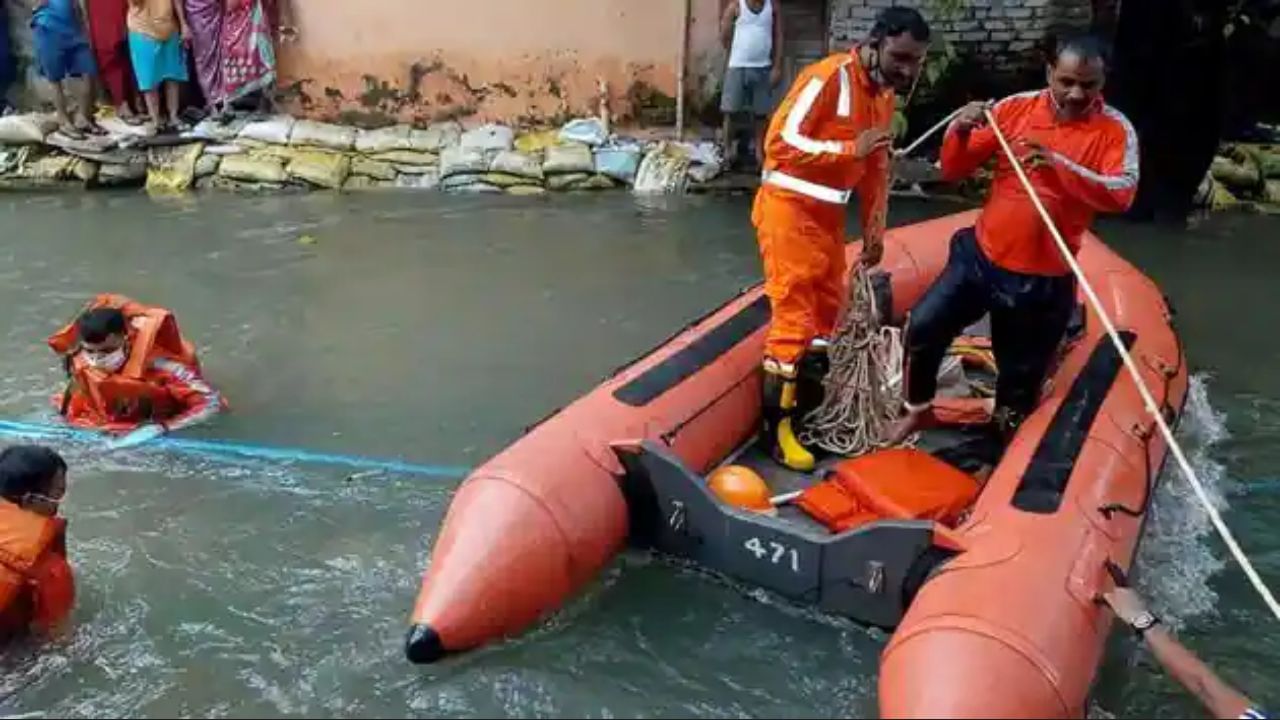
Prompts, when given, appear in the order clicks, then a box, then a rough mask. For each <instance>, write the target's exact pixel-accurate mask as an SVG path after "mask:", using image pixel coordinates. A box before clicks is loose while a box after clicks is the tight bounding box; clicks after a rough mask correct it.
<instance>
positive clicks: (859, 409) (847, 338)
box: [800, 263, 902, 457]
mask: <svg viewBox="0 0 1280 720" xmlns="http://www.w3.org/2000/svg"><path fill="white" fill-rule="evenodd" d="M828 353H829V355H830V359H831V370H830V371H829V372H828V373H827V377H826V378H825V379H823V382H822V385H823V388H824V389H825V391H826V392H825V394H824V397H823V402H822V406H821V407H819V408H817V409H816V410H814V411H813V412H811V413H809V414H808V415H807V416H806V417H805V418H804V423H803V429H802V430H801V433H800V442H801V443H802V444H804V445H812V446H816V447H820V448H822V449H824V450H827V451H828V452H833V453H836V454H837V455H843V456H846V457H856V456H858V455H861V454H863V453H866V452H868V451H871V450H874V449H876V448H878V447H883V446H884V441H885V439H886V437H887V435H888V430H889V427H890V425H891V423H892V422H893V421H894V419H895V418H896V417H897V411H898V408H899V407H901V405H902V398H901V397H900V394H899V393H900V388H901V382H900V380H901V378H900V377H895V375H896V374H897V373H898V372H899V368H901V367H902V339H901V337H900V334H899V332H898V330H897V328H892V327H881V326H880V315H879V312H878V311H877V309H876V302H875V291H874V290H873V288H872V286H871V278H870V276H868V275H867V271H866V269H865V268H864V267H863V266H862V264H861V263H859V264H858V265H857V266H855V267H854V269H853V277H851V278H850V279H849V298H848V300H847V302H845V305H844V316H843V317H842V318H841V321H840V325H839V328H838V329H837V331H836V336H835V342H833V343H832V345H831V347H830V348H829V350H828ZM895 380H897V381H898V382H895Z"/></svg>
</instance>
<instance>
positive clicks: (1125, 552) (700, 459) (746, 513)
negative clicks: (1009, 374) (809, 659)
mask: <svg viewBox="0 0 1280 720" xmlns="http://www.w3.org/2000/svg"><path fill="white" fill-rule="evenodd" d="M975 217H976V214H975V213H964V214H960V215H956V216H952V217H947V218H942V219H939V220H934V221H930V222H925V223H921V224H917V225H912V226H909V227H903V228H898V229H896V230H893V231H890V233H889V236H888V239H887V242H886V248H885V258H884V261H883V263H882V264H881V266H880V268H879V269H878V271H877V272H878V274H877V275H876V276H875V278H874V280H875V284H876V287H877V292H878V293H879V294H880V295H881V296H882V300H883V302H880V303H879V306H880V307H881V308H883V309H884V311H885V313H886V317H885V318H884V319H885V320H887V321H889V322H892V323H894V324H901V322H902V321H903V319H904V318H905V315H906V312H907V311H908V310H909V309H910V308H911V307H912V305H913V304H914V303H916V302H917V301H918V300H919V298H920V297H921V296H922V295H923V293H924V291H925V289H926V288H927V287H928V286H929V284H930V283H931V282H932V281H933V279H934V278H935V277H936V276H937V275H938V274H939V273H940V272H941V270H942V268H943V266H944V264H945V262H946V259H947V252H948V243H949V240H950V238H951V235H952V234H953V233H954V232H955V231H956V230H957V229H959V228H961V227H964V226H966V225H970V224H972V223H973V221H974V219H975ZM856 251H857V248H856V246H851V247H850V255H851V256H852V255H853V254H855V253H856ZM1078 257H1079V261H1080V264H1081V266H1082V267H1083V268H1084V270H1085V272H1086V273H1087V275H1088V276H1089V279H1090V282H1091V283H1092V284H1093V285H1094V288H1095V289H1096V290H1097V291H1098V294H1099V296H1100V297H1101V299H1102V302H1103V304H1104V306H1105V310H1106V311H1107V312H1108V314H1109V315H1110V316H1111V318H1112V319H1113V320H1114V321H1115V323H1116V326H1117V328H1118V329H1119V330H1120V331H1121V335H1122V338H1123V339H1124V341H1125V342H1126V343H1127V344H1128V346H1129V349H1130V351H1131V353H1132V354H1133V356H1134V358H1135V360H1136V362H1137V364H1138V366H1139V368H1140V370H1141V373H1142V375H1143V379H1144V381H1145V382H1146V384H1147V386H1148V387H1149V388H1150V389H1151V390H1152V393H1153V394H1154V396H1155V398H1156V400H1157V402H1159V403H1162V407H1163V408H1164V409H1165V412H1166V415H1167V418H1166V419H1168V420H1170V421H1176V420H1177V419H1178V417H1179V415H1180V414H1181V411H1182V404H1183V401H1184V398H1185V396H1186V393H1187V370H1186V366H1185V364H1184V362H1183V357H1182V349H1181V346H1180V344H1179V342H1178V338H1177V336H1176V334H1175V332H1174V330H1173V328H1172V325H1171V320H1170V310H1169V308H1168V307H1167V305H1166V303H1165V301H1164V298H1163V296H1162V294H1161V293H1160V291H1159V289H1158V288H1157V287H1156V286H1155V284H1154V283H1152V282H1151V281H1150V280H1149V279H1147V278H1146V277H1145V276H1143V275H1142V274H1141V273H1139V272H1138V271H1137V270H1136V269H1135V268H1133V267H1132V266H1131V265H1129V264H1128V263H1127V262H1125V261H1124V260H1123V259H1121V258H1120V257H1119V256H1117V255H1116V254H1115V253H1113V252H1112V251H1111V250H1110V249H1108V248H1107V247H1106V246H1105V245H1103V244H1102V243H1101V242H1099V241H1098V240H1097V239H1096V238H1094V237H1091V236H1090V237H1088V238H1086V240H1085V242H1084V245H1083V247H1082V249H1081V251H1080V254H1079V256H1078ZM768 316H769V305H768V301H767V299H766V298H765V297H764V296H763V294H762V291H761V289H760V288H759V287H757V288H755V289H752V290H750V291H748V292H745V293H743V294H742V295H741V296H739V297H737V298H735V299H733V300H732V301H730V302H729V303H727V304H726V305H724V306H723V307H721V308H719V309H718V310H716V311H715V312H713V313H711V314H710V315H709V316H707V317H705V318H703V319H702V320H699V321H698V322H696V323H694V324H693V325H692V326H690V327H688V328H686V329H685V330H683V331H681V332H680V333H679V334H677V335H676V336H675V337H673V338H671V339H670V340H668V341H667V342H666V343H664V344H663V345H662V346H661V347H659V348H658V349H656V350H654V351H653V352H651V353H649V354H648V355H647V356H645V357H644V358H642V359H640V360H638V361H637V362H635V363H633V364H631V365H629V366H627V367H626V368H625V369H623V370H621V371H620V372H618V373H617V374H616V375H615V376H613V377H611V378H609V379H608V380H606V381H605V382H604V383H602V384H601V385H600V386H599V387H598V388H596V389H595V390H593V391H591V392H590V393H588V394H587V395H585V396H583V397H582V398H580V399H579V400H578V401H576V402H575V403H573V404H572V405H570V406H568V407H566V408H564V409H563V410H561V411H559V412H557V413H556V414H554V415H553V416H551V417H550V418H548V419H547V420H545V421H544V422H542V423H541V424H539V425H537V426H536V427H534V428H533V429H531V430H530V431H529V432H528V433H527V434H526V435H525V436H524V437H522V438H521V439H519V440H518V441H516V442H515V443H514V444H512V445H511V446H510V447H509V448H507V449H506V450H505V451H503V452H502V453H500V454H499V455H497V456H496V457H494V458H493V459H492V460H490V461H489V462H488V463H486V464H485V465H483V466H482V467H480V468H479V469H477V470H476V471H475V472H474V473H473V474H472V475H471V477H470V478H468V479H467V480H466V481H465V482H464V483H463V484H462V486H461V487H460V488H459V489H458V491H457V494H456V495H455V497H454V499H453V503H452V505H451V507H450V508H449V512H448V514H447V516H446V518H445V521H444V525H443V528H442V529H441V532H440V536H439V538H438V540H437V542H436V546H435V548H434V551H433V554H432V559H431V564H430V568H429V570H428V572H427V573H426V576H425V578H424V580H423V584H422V589H421V592H420V594H419V596H418V601H417V604H416V606H415V607H414V610H413V616H412V624H411V628H410V631H409V636H408V639H407V643H406V652H407V654H408V657H409V659H410V660H412V661H413V662H417V663H427V662H434V661H436V660H439V659H441V658H443V657H444V656H446V655H447V654H449V653H455V652H460V651H464V650H467V649H470V648H475V647H477V646H479V645H482V644H485V643H488V642H491V641H495V640H498V639H500V638H502V637H504V636H510V635H512V634H516V633H519V632H522V631H523V630H525V629H527V628H528V627H529V626H530V625H532V624H534V623H535V622H537V621H538V620H539V619H540V618H543V617H545V616H546V615H547V614H549V613H551V612H554V611H555V610H557V609H558V608H559V607H561V606H562V605H563V604H564V603H565V601H567V600H568V599H569V598H570V597H571V596H572V595H573V594H574V593H575V592H577V591H578V590H580V589H581V588H582V587H583V586H584V585H585V584H586V583H587V582H588V581H590V580H591V579H592V578H593V576H595V574H596V573H597V572H598V571H599V570H600V569H601V568H602V567H603V566H604V565H605V564H606V563H607V562H609V560H610V559H611V558H613V557H614V555H615V554H616V553H618V552H619V551H620V550H622V549H623V548H624V547H626V546H627V545H628V544H630V545H632V546H634V547H641V548H650V549H653V550H655V551H657V552H659V553H662V554H665V555H670V556H676V557H680V558H685V559H688V560H690V561H693V562H696V563H699V564H701V565H704V566H706V567H707V568H709V569H712V570H714V571H718V572H720V573H723V574H724V575H727V576H730V577H734V578H737V579H739V580H741V581H745V582H748V583H754V584H756V585H759V586H761V587H763V588H766V589H768V590H771V591H773V592H775V593H777V594H779V595H782V596H784V597H787V598H790V599H792V600H794V601H796V602H799V603H806V604H811V605H814V606H816V607H818V608H820V609H822V610H824V611H827V612H831V613H835V614H839V615H842V616H846V617H849V618H852V619H854V620H857V621H859V622H862V623H865V624H869V625H876V626H880V627H885V628H895V630H894V633H893V636H892V639H891V641H890V642H889V644H888V646H887V647H886V648H885V650H884V653H883V656H882V658H881V674H880V697H879V702H880V709H881V714H882V715H883V716H885V717H984V718H992V717H1067V716H1077V717H1079V716H1081V715H1082V714H1083V712H1084V707H1085V701H1086V696H1087V694H1088V691H1089V688H1090V685H1091V684H1092V681H1093V678H1094V674H1095V672H1096V669H1097V666H1098V664H1099V661H1100V659H1101V656H1102V652H1103V645H1104V641H1105V639H1106V635H1107V633H1108V630H1109V626H1110V622H1111V620H1110V616H1109V614H1108V613H1107V612H1105V611H1103V610H1102V609H1101V608H1100V607H1099V605H1098V604H1097V598H1098V596H1099V594H1100V593H1101V592H1103V591H1105V590H1106V589H1108V587H1109V585H1108V583H1109V582H1110V579H1109V576H1108V573H1107V569H1106V568H1107V564H1108V562H1114V563H1116V564H1117V565H1119V566H1120V567H1121V568H1123V569H1127V568H1128V567H1129V565H1130V564H1131V562H1132V559H1133V556H1134V553H1135V551H1136V548H1137V543H1138V539H1139V536H1140V535H1141V531H1142V527H1143V523H1144V521H1145V519H1146V516H1147V511H1148V508H1149V500H1150V498H1151V495H1152V491H1153V484H1154V482H1155V481H1156V477H1157V476H1158V472H1159V469H1160V467H1161V465H1162V464H1163V461H1164V458H1165V454H1166V447H1165V445H1164V442H1163V440H1162V438H1161V436H1160V434H1159V433H1158V432H1156V430H1155V423H1154V420H1153V419H1152V418H1151V417H1150V415H1149V414H1148V413H1147V412H1146V411H1145V409H1144V407H1143V404H1142V401H1141V399H1140V397H1139V395H1138V391H1137V390H1136V387H1135V386H1134V384H1133V380H1132V378H1131V377H1130V376H1129V375H1128V373H1127V372H1126V370H1125V369H1124V367H1123V365H1122V360H1121V358H1120V356H1119V354H1118V353H1117V352H1116V350H1115V348H1114V346H1113V345H1112V344H1111V341H1110V340H1109V339H1108V338H1107V337H1106V335H1105V333H1104V331H1103V329H1102V324H1101V323H1100V322H1099V321H1098V319H1097V318H1096V317H1095V316H1094V315H1093V314H1092V311H1091V310H1086V309H1085V308H1084V307H1083V306H1081V310H1080V312H1079V313H1078V317H1077V321H1076V322H1075V323H1073V329H1072V332H1071V334H1070V336H1069V338H1068V340H1067V342H1065V343H1064V344H1063V347H1062V350H1061V354H1060V356H1059V357H1058V359H1057V361H1056V364H1055V366H1054V369H1053V370H1052V374H1051V376H1050V378H1049V380H1048V381H1047V382H1046V384H1045V388H1044V392H1043V394H1042V397H1041V401H1040V404H1039V405H1038V407H1037V409H1036V410H1035V412H1034V413H1033V414H1032V415H1031V416H1030V417H1029V418H1028V419H1027V421H1026V422H1025V423H1024V424H1023V425H1022V426H1021V427H1020V428H1019V429H1018V432H1017V434H1016V435H1015V436H1014V438H1013V439H1012V441H1011V443H1010V444H1008V445H1007V447H1002V446H1001V445H1000V444H999V443H997V442H993V441H992V438H991V433H990V432H989V431H988V430H987V427H988V426H986V425H984V424H980V423H974V422H973V421H974V420H980V419H981V416H982V413H981V412H977V413H974V412H972V411H973V410H974V409H975V408H976V409H979V410H980V409H981V408H982V407H983V405H984V401H983V399H982V397H983V395H984V394H985V392H984V388H989V385H990V382H989V381H990V377H989V374H990V372H991V368H990V363H989V362H972V360H973V359H974V358H975V357H977V358H982V357H983V353H982V352H981V349H982V346H983V336H984V334H986V332H987V331H986V330H985V329H984V328H983V324H982V323H979V324H978V326H975V327H974V328H970V329H969V330H968V331H967V333H966V336H967V337H966V340H965V342H963V343H961V345H962V346H963V347H957V348H956V352H955V353H954V354H955V356H956V357H957V358H958V359H959V360H961V362H953V363H950V369H949V370H944V373H949V374H951V375H952V376H953V377H952V378H951V380H950V381H949V382H948V383H946V384H945V385H946V387H949V388H950V390H948V391H947V392H950V393H951V395H952V398H951V402H950V404H951V405H953V406H959V407H960V409H961V410H965V409H967V410H968V411H969V412H959V413H955V414H951V415H950V422H945V423H941V424H940V425H939V426H938V427H936V428H933V429H930V430H928V431H926V432H925V433H923V435H922V437H921V439H920V441H919V443H918V444H917V447H916V448H912V449H894V450H884V451H878V452H873V453H870V454H867V455H864V456H862V457H859V458H856V459H852V460H847V459H841V458H829V459H827V460H825V461H824V462H822V463H820V464H819V468H818V470H817V471H816V472H814V473H812V474H808V475H806V474H799V473H793V472H791V471H787V470H784V469H782V468H781V467H780V466H778V465H776V464H774V463H773V462H772V461H771V460H769V459H768V458H767V457H766V456H765V454H764V453H763V452H762V451H761V450H760V448H759V447H758V446H757V445H756V442H755V440H756V432H757V427H758V423H759V418H760V394H761V393H760V383H761V373H760V358H761V353H762V347H763V343H764V333H765V326H766V324H767V321H768ZM988 359H989V358H988ZM946 367H947V365H946V364H944V368H946ZM995 370H996V371H997V372H998V368H996V369H995ZM981 465H986V466H988V467H990V466H992V465H994V471H993V472H992V473H991V475H990V477H989V479H988V480H987V481H986V482H985V484H983V483H982V482H980V481H979V480H978V479H977V478H975V477H974V476H973V475H971V474H970V472H973V471H974V470H975V468H976V467H978V466H981ZM751 471H754V474H755V475H759V476H761V477H763V478H764V480H765V481H766V482H767V483H768V485H769V486H770V490H771V492H773V493H775V494H776V495H778V496H780V497H774V498H773V499H772V502H771V503H769V504H770V505H773V506H774V507H773V508H766V507H764V503H761V502H760V501H759V497H758V495H759V491H758V490H757V489H755V487H754V485H753V483H754V482H756V481H753V480H752V479H751V478H752V477H753V475H752V472H751ZM712 474H715V475H716V477H715V478H713V481H714V482H713V483H711V484H709V483H708V482H707V479H706V476H708V475H712ZM725 488H730V490H728V491H726V490H725ZM726 492H729V493H735V494H737V495H739V496H742V497H747V498H749V500H748V501H746V502H737V503H735V504H733V505H731V504H728V503H726V502H724V501H723V500H722V499H721V497H728V495H727V494H726ZM717 493H719V494H717Z"/></svg>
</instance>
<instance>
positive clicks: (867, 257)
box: [858, 240, 884, 268]
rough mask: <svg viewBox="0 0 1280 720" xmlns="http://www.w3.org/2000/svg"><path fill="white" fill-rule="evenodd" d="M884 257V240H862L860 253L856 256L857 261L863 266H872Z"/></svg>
mask: <svg viewBox="0 0 1280 720" xmlns="http://www.w3.org/2000/svg"><path fill="white" fill-rule="evenodd" d="M883 259H884V240H863V242H862V255H861V257H859V258H858V262H860V263H862V266H863V267H867V268H873V267H875V266H877V265H879V264H880V261H881V260H883Z"/></svg>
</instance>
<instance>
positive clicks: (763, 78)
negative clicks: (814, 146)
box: [720, 0, 782, 167]
mask: <svg viewBox="0 0 1280 720" xmlns="http://www.w3.org/2000/svg"><path fill="white" fill-rule="evenodd" d="M778 1H779V0H729V4H728V5H727V6H726V7H725V9H724V15H723V16H721V18H720V37H721V39H722V40H723V42H724V47H725V50H728V51H729V67H728V69H727V70H726V71H725V74H724V92H723V93H722V94H721V97H720V111H721V112H722V113H723V114H724V127H723V129H722V131H721V145H722V146H723V147H724V151H725V162H726V164H727V165H728V166H729V167H733V166H734V163H735V162H741V160H742V157H741V155H740V154H739V153H738V146H739V143H736V142H735V137H734V135H735V133H734V125H735V121H736V122H737V123H739V124H745V125H746V126H747V127H748V128H749V129H750V133H751V134H750V135H749V137H750V139H751V143H752V144H754V145H755V159H756V163H757V164H761V163H763V162H764V129H765V122H766V121H767V120H768V118H769V113H771V112H773V90H774V88H775V87H777V85H778V83H779V82H780V81H781V80H782V11H781V8H779V7H778Z"/></svg>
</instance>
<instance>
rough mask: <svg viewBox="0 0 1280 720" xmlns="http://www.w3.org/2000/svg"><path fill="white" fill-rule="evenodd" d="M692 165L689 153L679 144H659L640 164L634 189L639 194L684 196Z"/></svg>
mask: <svg viewBox="0 0 1280 720" xmlns="http://www.w3.org/2000/svg"><path fill="white" fill-rule="evenodd" d="M691 164H692V163H691V161H690V158H689V154H688V152H687V151H686V150H684V149H683V148H681V147H680V146H679V145H678V144H676V143H668V142H662V143H658V145H657V146H656V147H654V148H653V149H652V150H650V151H649V153H648V154H647V155H645V156H644V160H642V161H641V162H640V169H639V171H637V172H636V181H635V185H634V186H633V189H634V191H635V192H636V193H638V194H659V195H679V194H683V193H684V192H685V190H686V188H687V186H688V182H689V167H690V165H691Z"/></svg>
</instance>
